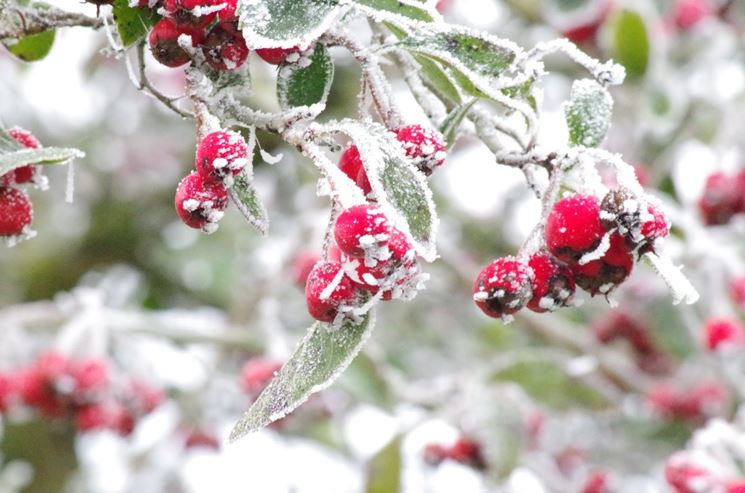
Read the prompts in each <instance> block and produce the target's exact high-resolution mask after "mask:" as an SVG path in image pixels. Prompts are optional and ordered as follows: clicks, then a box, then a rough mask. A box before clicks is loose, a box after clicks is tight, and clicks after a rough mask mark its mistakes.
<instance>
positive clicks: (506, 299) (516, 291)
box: [473, 257, 533, 319]
mask: <svg viewBox="0 0 745 493" xmlns="http://www.w3.org/2000/svg"><path fill="white" fill-rule="evenodd" d="M532 280H533V273H532V271H531V270H530V267H528V265H527V264H526V263H525V262H523V261H521V260H519V259H517V258H515V257H503V258H500V259H497V260H495V261H494V262H492V263H491V264H489V265H488V266H486V267H485V268H484V269H483V270H482V271H481V272H480V273H479V275H478V276H477V277H476V281H475V282H474V284H473V300H474V301H475V302H476V305H477V306H478V307H479V308H481V311H483V312H484V313H485V314H487V315H489V316H490V317H494V318H503V319H505V318H507V319H509V316H510V315H511V314H513V313H515V312H517V311H519V310H520V309H521V308H522V307H524V306H525V305H526V304H527V303H528V301H530V299H531V298H532V296H533V295H532V290H531V282H532Z"/></svg>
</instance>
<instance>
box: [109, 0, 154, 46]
mask: <svg viewBox="0 0 745 493" xmlns="http://www.w3.org/2000/svg"><path fill="white" fill-rule="evenodd" d="M128 2H129V0H114V3H113V14H114V22H116V28H117V30H118V31H119V37H120V38H121V39H122V43H124V46H125V47H127V46H131V45H133V44H134V43H136V42H137V41H139V40H141V39H142V38H144V37H145V36H146V35H147V33H148V32H149V31H150V28H151V27H153V26H154V25H155V23H156V22H158V20H159V19H160V16H159V15H158V14H157V13H156V12H155V10H154V9H147V8H139V7H130V6H129V3H128Z"/></svg>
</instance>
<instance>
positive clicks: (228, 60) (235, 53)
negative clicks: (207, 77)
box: [202, 22, 248, 71]
mask: <svg viewBox="0 0 745 493" xmlns="http://www.w3.org/2000/svg"><path fill="white" fill-rule="evenodd" d="M202 53H204V58H205V59H206V61H207V64H208V65H209V66H210V67H212V68H213V69H215V70H219V71H227V70H235V69H237V68H239V67H240V66H241V65H243V62H245V61H246V58H248V47H247V46H246V40H245V39H243V33H241V32H240V31H239V30H238V27H237V26H236V24H235V23H232V22H221V23H219V24H216V25H215V27H213V28H212V29H210V32H209V33H208V34H207V38H205V40H204V43H203V44H202Z"/></svg>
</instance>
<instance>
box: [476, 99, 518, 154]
mask: <svg viewBox="0 0 745 493" xmlns="http://www.w3.org/2000/svg"><path fill="white" fill-rule="evenodd" d="M468 118H469V120H471V121H472V122H473V124H474V126H475V127H476V134H477V135H478V136H479V138H480V139H481V141H482V142H483V143H484V144H486V147H488V148H489V150H490V151H491V152H493V153H495V154H496V153H498V152H501V151H503V150H504V146H503V145H502V143H501V142H499V138H498V136H497V134H496V133H495V131H497V132H501V133H502V134H504V135H506V136H508V137H510V138H511V139H512V140H514V141H515V142H516V143H517V145H519V146H520V148H521V149H527V148H528V140H527V139H526V138H525V136H523V135H522V134H520V133H519V132H518V131H517V130H516V129H514V128H512V127H511V126H510V125H508V124H507V123H506V122H505V121H503V120H502V119H500V118H499V117H496V116H494V115H492V114H491V113H489V112H488V111H486V110H484V109H483V108H480V107H478V106H477V105H474V107H473V108H471V110H470V111H469V112H468Z"/></svg>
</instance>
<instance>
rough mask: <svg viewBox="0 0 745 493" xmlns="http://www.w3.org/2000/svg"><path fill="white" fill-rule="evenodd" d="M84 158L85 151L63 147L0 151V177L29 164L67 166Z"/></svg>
mask: <svg viewBox="0 0 745 493" xmlns="http://www.w3.org/2000/svg"><path fill="white" fill-rule="evenodd" d="M83 156H85V153H84V152H83V151H80V150H78V149H72V148H63V147H42V148H39V149H26V148H23V149H20V150H15V151H6V150H4V149H0V175H4V174H5V173H7V172H8V171H12V170H14V169H16V168H20V167H22V166H25V165H27V164H41V165H48V164H65V163H68V162H70V160H72V159H75V158H82V157H83Z"/></svg>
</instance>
